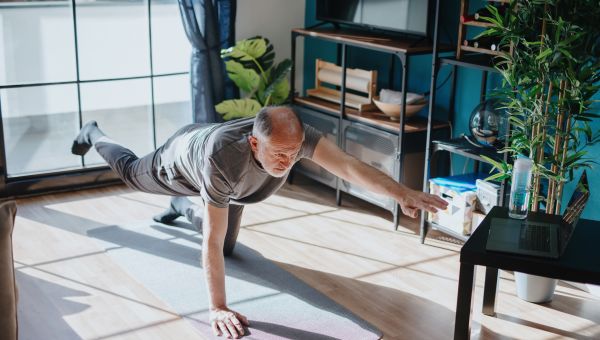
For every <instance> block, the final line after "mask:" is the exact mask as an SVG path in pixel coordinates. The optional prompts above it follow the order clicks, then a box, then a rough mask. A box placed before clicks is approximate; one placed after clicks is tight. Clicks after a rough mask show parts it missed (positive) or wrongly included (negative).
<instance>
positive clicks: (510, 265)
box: [454, 207, 600, 339]
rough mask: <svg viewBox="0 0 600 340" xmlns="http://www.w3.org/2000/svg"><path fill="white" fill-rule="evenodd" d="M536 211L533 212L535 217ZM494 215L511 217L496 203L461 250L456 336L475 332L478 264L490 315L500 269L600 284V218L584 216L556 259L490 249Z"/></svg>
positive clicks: (487, 312) (484, 298) (493, 312)
mask: <svg viewBox="0 0 600 340" xmlns="http://www.w3.org/2000/svg"><path fill="white" fill-rule="evenodd" d="M536 215H537V214H536V213H530V215H529V216H530V217H532V218H534V219H535V218H536ZM492 217H508V209H506V208H501V207H494V208H493V209H492V211H490V213H489V214H488V215H487V216H486V218H485V219H484V220H483V222H481V224H480V225H479V227H478V228H477V229H476V230H475V232H474V233H473V234H472V235H471V237H470V238H469V240H468V241H467V242H466V243H465V245H464V246H463V247H462V249H461V251H460V274H459V275H460V276H459V279H458V298H457V300H456V319H455V325H454V339H469V338H470V335H471V311H472V309H473V285H474V283H475V266H476V265H479V266H485V267H486V270H485V283H484V289H483V309H482V312H483V314H485V315H490V316H494V315H495V308H496V293H497V287H498V269H505V270H512V271H518V272H522V273H528V274H533V275H539V276H546V277H551V278H556V279H560V280H569V281H575V282H582V283H592V284H600V254H599V251H598V249H600V221H592V220H585V219H580V220H579V222H578V223H577V226H576V228H575V231H574V232H573V235H572V236H571V240H570V241H569V244H568V245H567V248H566V249H565V252H564V253H563V255H562V256H561V257H560V258H559V259H558V260H554V259H544V258H537V257H530V256H522V255H512V254H504V253H498V252H489V251H486V250H485V245H486V243H487V237H488V233H489V229H490V222H491V220H492ZM540 217H541V214H540Z"/></svg>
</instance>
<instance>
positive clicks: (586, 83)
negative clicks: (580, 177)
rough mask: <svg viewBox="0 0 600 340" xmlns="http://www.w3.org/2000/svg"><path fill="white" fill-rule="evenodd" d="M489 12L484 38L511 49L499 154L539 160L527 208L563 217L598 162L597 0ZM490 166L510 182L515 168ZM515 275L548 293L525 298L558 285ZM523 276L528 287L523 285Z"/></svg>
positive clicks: (521, 4) (544, 0) (520, 0)
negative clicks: (594, 154)
mask: <svg viewBox="0 0 600 340" xmlns="http://www.w3.org/2000/svg"><path fill="white" fill-rule="evenodd" d="M488 9H489V11H490V13H491V16H490V17H487V18H484V19H483V20H485V21H487V22H489V23H491V26H490V27H489V28H488V29H487V30H485V31H484V32H483V33H482V34H481V35H486V36H491V37H495V38H496V39H498V40H499V43H500V48H501V49H502V50H504V51H510V53H508V52H507V53H505V54H504V55H502V56H500V57H498V59H497V60H496V68H497V69H498V70H499V72H500V73H501V75H502V79H503V86H502V88H501V89H500V90H499V93H498V95H499V97H500V98H501V100H502V102H503V107H504V108H505V109H506V110H507V112H508V117H509V122H510V125H511V133H510V135H509V137H508V143H507V146H506V147H505V148H504V149H503V150H502V152H507V153H509V155H510V157H511V158H512V159H515V158H516V157H517V155H525V156H527V157H529V158H531V159H532V160H533V162H534V166H533V177H532V185H531V188H530V193H531V194H530V202H529V209H530V210H531V211H539V210H543V211H545V212H546V213H548V214H561V213H562V210H561V202H562V197H563V188H564V185H565V183H566V182H569V181H572V180H573V179H574V175H575V173H576V171H577V170H579V169H582V168H591V166H592V164H593V163H595V162H594V161H593V160H592V159H590V158H589V157H586V156H587V151H586V147H588V146H590V145H592V144H595V143H596V142H598V140H599V138H600V135H599V133H598V132H599V131H593V130H592V127H591V124H590V123H591V122H592V121H593V120H594V119H597V118H598V117H600V116H599V115H598V114H596V113H594V112H592V110H593V109H594V108H593V104H594V103H595V102H598V101H597V100H594V99H593V97H594V95H595V94H597V93H598V90H599V88H600V86H599V81H600V25H598V23H597V21H598V18H600V6H598V1H596V0H569V1H566V0H512V1H511V2H510V4H509V10H507V11H504V13H503V14H500V13H499V11H498V10H497V9H496V8H495V7H494V6H488ZM488 161H490V163H492V165H493V168H494V169H495V170H497V171H498V172H497V173H496V174H494V175H492V176H490V179H496V180H501V179H509V178H510V176H511V171H512V167H511V165H510V164H507V163H505V162H494V161H493V160H491V159H488ZM515 276H516V280H517V287H518V288H519V287H521V288H522V287H526V286H527V284H529V283H530V282H531V281H532V279H534V280H536V281H540V282H542V285H543V286H545V287H546V288H548V289H549V290H551V292H550V293H546V294H539V295H538V296H537V297H531V296H527V294H526V293H523V292H519V291H517V293H519V296H520V297H522V298H525V299H526V300H528V301H534V302H544V301H543V300H548V299H549V298H551V297H552V292H553V290H554V287H555V285H556V281H554V282H551V281H548V280H551V279H545V281H544V280H543V279H540V278H537V277H535V278H531V277H527V278H526V276H525V275H522V274H520V273H518V274H516V275H515ZM524 278H526V280H529V281H528V282H526V284H524V285H523V284H522V282H520V281H522V280H523V279H524Z"/></svg>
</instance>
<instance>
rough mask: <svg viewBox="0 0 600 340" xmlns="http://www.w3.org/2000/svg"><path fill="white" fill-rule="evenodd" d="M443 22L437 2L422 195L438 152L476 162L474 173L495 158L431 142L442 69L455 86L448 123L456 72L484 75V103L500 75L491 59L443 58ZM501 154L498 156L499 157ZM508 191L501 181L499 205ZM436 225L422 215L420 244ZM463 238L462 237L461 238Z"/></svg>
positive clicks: (481, 56) (451, 144)
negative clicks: (494, 78) (492, 82)
mask: <svg viewBox="0 0 600 340" xmlns="http://www.w3.org/2000/svg"><path fill="white" fill-rule="evenodd" d="M439 19H440V0H436V7H435V21H434V34H433V58H432V63H431V65H432V66H431V67H432V70H431V88H430V100H429V112H428V116H427V119H428V124H427V141H426V147H425V166H424V174H423V191H424V192H429V179H430V174H431V164H432V158H433V157H432V156H433V155H434V154H436V153H438V152H439V151H447V152H450V153H453V154H457V155H460V156H463V157H467V158H470V159H473V160H475V164H474V169H475V171H477V170H478V169H479V165H480V162H484V163H488V162H487V161H486V160H485V159H484V158H482V157H481V155H482V154H483V155H486V156H488V157H491V156H494V155H493V150H492V149H491V148H482V149H481V152H477V150H476V149H475V147H465V146H464V144H463V143H461V141H460V140H457V139H454V140H436V141H434V140H432V139H431V126H432V116H433V110H434V107H435V98H436V85H437V78H438V74H439V71H440V69H441V67H442V66H446V65H449V66H451V67H452V85H451V89H450V103H449V114H448V120H449V121H451V122H452V121H454V116H455V111H454V106H455V99H454V98H455V95H456V71H457V68H458V67H466V68H472V69H477V70H480V71H482V74H481V91H480V100H481V101H483V100H484V99H485V98H486V92H487V78H488V74H489V73H497V72H498V71H497V70H496V69H495V68H494V66H493V58H492V56H490V55H485V54H473V53H471V54H464V55H462V56H461V58H460V59H457V58H455V57H441V56H439V54H440V51H439V36H438V33H439V25H440V22H439ZM497 155H498V154H496V156H497ZM491 158H496V159H498V160H500V159H503V160H504V161H507V159H508V155H507V154H506V153H504V154H503V156H502V157H501V158H500V157H491ZM505 190H506V181H502V183H501V186H500V197H501V199H500V201H501V204H502V205H504V204H505ZM432 226H433V225H432V224H431V223H430V222H428V221H427V217H426V213H425V212H422V213H421V221H420V235H419V236H420V240H421V243H425V238H426V236H427V232H428V230H429V229H430V228H431V227H432ZM433 227H435V229H438V230H440V231H442V232H444V233H446V234H448V235H450V236H453V237H455V238H457V239H459V240H462V241H465V240H466V238H468V236H467V237H465V236H464V235H459V234H457V233H455V232H452V230H450V229H448V228H444V227H441V226H439V225H436V226H433ZM459 236H460V237H459Z"/></svg>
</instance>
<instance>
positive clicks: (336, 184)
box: [290, 28, 453, 229]
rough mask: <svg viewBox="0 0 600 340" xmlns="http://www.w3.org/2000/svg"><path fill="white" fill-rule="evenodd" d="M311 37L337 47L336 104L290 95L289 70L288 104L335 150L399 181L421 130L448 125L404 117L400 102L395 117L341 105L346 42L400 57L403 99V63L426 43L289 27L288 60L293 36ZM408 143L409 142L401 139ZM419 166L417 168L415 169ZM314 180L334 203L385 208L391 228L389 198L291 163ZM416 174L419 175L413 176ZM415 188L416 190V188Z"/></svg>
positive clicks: (418, 147)
mask: <svg viewBox="0 0 600 340" xmlns="http://www.w3.org/2000/svg"><path fill="white" fill-rule="evenodd" d="M300 36H304V37H312V38H316V39H320V40H325V41H329V42H332V43H335V44H336V45H337V46H338V51H339V54H338V60H337V64H338V65H340V66H341V68H342V86H340V89H339V92H340V103H339V104H336V103H332V102H329V101H325V100H322V99H319V98H314V97H309V96H296V95H294V93H295V91H294V90H293V86H294V78H295V71H292V74H291V77H290V84H291V87H292V91H291V96H292V97H291V98H290V102H292V103H293V105H294V106H295V108H296V110H297V111H298V113H299V114H300V116H301V117H302V119H303V121H304V122H305V123H307V124H309V125H311V126H313V127H315V128H317V129H318V130H320V131H321V132H322V133H323V135H324V136H325V137H326V138H328V139H330V140H331V141H333V142H335V143H336V144H337V145H338V146H339V147H340V148H342V149H343V150H345V151H346V152H348V153H349V154H351V155H353V156H355V157H357V158H358V159H361V160H362V161H364V162H366V163H368V164H370V165H372V166H374V167H376V168H378V169H380V170H381V171H383V172H384V173H387V174H388V175H390V176H391V177H393V178H394V179H395V180H396V181H398V182H404V179H405V176H407V174H406V172H405V170H406V169H405V167H404V164H405V161H408V162H407V163H411V164H417V163H420V162H421V161H423V160H424V158H423V157H424V155H425V148H424V147H423V145H424V144H425V141H426V138H427V136H426V134H431V133H437V134H440V135H447V133H448V127H449V125H448V124H447V123H445V122H433V121H432V120H431V119H423V118H416V119H410V120H406V119H405V117H404V112H406V104H404V105H402V108H401V113H402V114H401V115H400V118H399V120H398V121H392V120H390V119H389V118H388V117H387V116H385V115H384V114H383V113H382V112H380V111H378V110H377V109H373V110H367V111H363V112H359V111H358V110H356V109H352V108H349V107H347V106H346V105H345V99H346V93H347V92H346V87H345V83H346V72H347V68H348V65H347V49H348V47H349V46H353V47H359V48H363V49H367V50H374V51H380V52H385V53H389V54H391V55H392V56H394V57H395V58H397V59H398V60H399V61H400V65H401V67H402V79H401V91H402V92H403V94H404V98H403V103H406V92H407V91H405V90H407V87H408V86H407V79H408V77H409V75H408V69H409V68H408V64H409V60H410V57H411V56H414V55H422V54H430V53H431V52H432V50H433V45H432V43H431V42H428V41H426V40H423V41H417V42H415V41H414V40H408V39H402V38H398V37H391V36H382V35H380V34H379V35H376V34H373V33H369V32H365V31H359V30H352V29H339V28H302V29H294V30H292V64H293V65H295V64H296V60H295V58H296V40H297V38H298V37H300ZM437 48H438V49H440V50H444V51H451V50H453V48H452V47H450V46H438V47H437ZM407 141H409V142H407ZM419 168H420V167H419ZM295 171H299V172H301V173H303V174H305V175H307V176H309V177H311V178H313V179H315V180H317V181H320V182H322V183H324V184H326V185H329V186H331V187H333V188H335V189H336V201H337V204H338V205H339V204H341V192H345V193H349V194H351V195H354V196H357V197H359V198H362V199H364V200H366V201H368V202H371V203H373V204H376V205H378V206H381V207H383V208H385V209H388V210H390V211H391V212H392V213H393V215H394V229H397V227H398V221H399V216H400V210H399V206H398V204H397V203H396V201H394V200H393V199H391V198H389V197H384V196H381V195H377V194H374V193H371V192H369V191H367V190H365V189H363V188H361V187H358V186H356V185H354V184H352V183H348V182H345V181H343V180H341V179H339V178H336V177H335V176H333V175H332V174H330V173H328V172H327V171H325V170H324V169H322V168H320V167H318V166H317V165H316V164H314V163H312V162H310V161H306V160H303V161H301V162H299V164H298V165H297V166H296V167H295ZM413 175H415V176H417V177H418V178H421V176H420V174H413ZM418 189H420V188H418Z"/></svg>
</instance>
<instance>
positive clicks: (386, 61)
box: [304, 0, 600, 220]
mask: <svg viewBox="0 0 600 340" xmlns="http://www.w3.org/2000/svg"><path fill="white" fill-rule="evenodd" d="M483 2H484V1H481V0H479V1H477V0H475V1H470V7H471V8H470V9H471V11H474V10H476V9H477V8H480V7H482V6H483ZM440 3H441V9H440V15H441V24H440V33H439V35H440V39H441V40H442V41H446V42H448V43H451V44H452V45H453V46H455V44H456V36H457V28H458V12H459V4H460V0H440ZM305 18H306V19H305V25H306V26H311V25H314V24H316V23H318V21H317V20H316V17H315V0H306V16H305ZM432 32H433V31H432ZM475 34H477V31H475V30H474V29H473V28H469V30H468V38H471V37H472V36H474V35H475ZM336 51H337V50H336V46H335V44H333V43H329V42H324V41H321V40H317V39H313V38H305V48H304V90H306V89H307V88H311V87H313V86H314V81H315V59H316V58H321V59H324V60H327V61H331V62H335V61H336V56H337V52H336ZM452 54H453V53H449V55H452ZM347 60H348V66H349V67H358V68H363V69H375V70H377V71H378V84H377V85H378V86H377V88H378V89H382V88H394V89H400V87H401V84H400V81H401V70H400V63H399V62H397V61H396V63H395V68H394V77H393V79H395V80H394V83H393V84H390V82H389V78H390V77H389V73H390V65H391V61H390V60H391V57H390V55H389V54H385V53H381V52H375V51H369V50H365V49H361V48H354V47H349V48H348V59H347ZM450 69H451V67H449V66H444V67H443V68H442V69H441V71H440V73H439V76H438V86H440V85H441V84H442V81H443V80H444V79H446V77H447V76H448V74H449V72H450ZM457 70H458V72H457V81H456V97H455V120H454V122H452V124H453V125H452V126H453V129H452V133H453V136H459V135H461V134H466V133H468V131H467V128H466V127H467V122H468V119H469V116H470V113H471V111H472V110H473V108H474V107H475V106H476V105H477V104H478V103H479V92H480V86H481V71H478V70H474V69H468V68H457ZM408 74H409V79H408V88H409V91H410V92H418V93H423V92H426V91H429V87H430V82H431V55H424V56H416V57H411V58H410V61H409V73H408ZM499 83H500V76H499V75H497V74H490V75H489V76H488V85H487V87H488V89H493V88H494V87H496V86H498V84H499ZM450 85H451V84H450V81H448V82H446V83H445V84H444V85H442V86H441V87H440V88H439V89H438V90H437V92H436V97H437V98H436V108H435V111H434V117H438V118H441V119H444V118H445V117H446V114H447V112H448V104H449V99H450V98H449V96H450ZM596 97H597V99H600V95H597V96H596ZM426 111H427V110H423V111H422V112H421V113H420V114H421V115H423V116H425V115H426V114H427V112H426ZM593 128H594V129H595V130H598V129H600V119H598V120H596V122H595V124H594V126H593ZM588 156H589V157H590V158H599V157H600V144H597V145H595V146H593V147H589V148H588ZM467 162H468V163H467ZM470 162H472V161H467V160H466V159H465V158H464V157H460V156H453V157H452V169H453V171H454V172H455V173H457V174H458V173H462V172H463V169H465V167H466V169H467V170H470V169H472V163H470ZM597 167H600V164H599V165H598V166H597ZM579 176H580V174H576V176H575V179H576V180H577V179H578V178H579ZM588 178H589V180H590V188H591V191H592V195H591V199H590V201H589V203H588V204H587V206H586V209H585V211H584V213H583V217H584V218H589V219H594V220H600V209H598V207H600V192H598V191H600V172H598V171H597V170H594V172H593V173H592V172H590V171H588ZM574 182H576V181H574ZM574 185H575V183H569V184H567V185H566V186H565V194H564V196H563V201H566V200H567V198H568V197H570V196H571V193H572V191H573V190H574ZM565 205H566V202H563V206H565Z"/></svg>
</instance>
